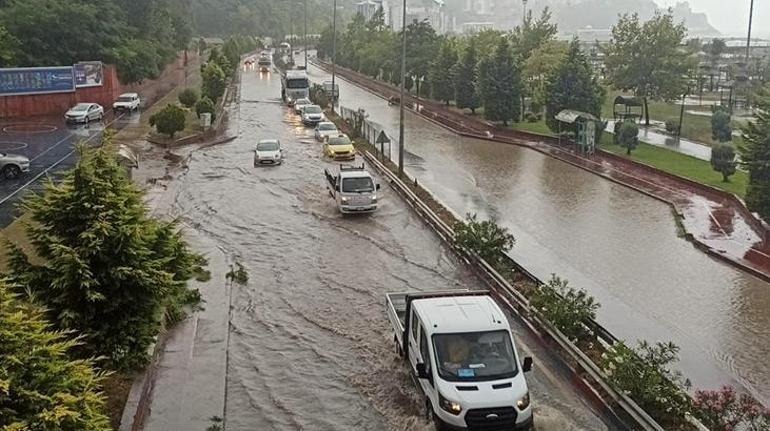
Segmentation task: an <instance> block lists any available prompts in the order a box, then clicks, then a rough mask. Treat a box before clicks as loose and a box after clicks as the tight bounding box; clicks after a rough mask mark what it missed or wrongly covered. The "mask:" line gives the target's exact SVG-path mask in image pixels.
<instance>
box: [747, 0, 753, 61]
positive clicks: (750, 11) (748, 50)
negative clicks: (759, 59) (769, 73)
mask: <svg viewBox="0 0 770 431" xmlns="http://www.w3.org/2000/svg"><path fill="white" fill-rule="evenodd" d="M753 18H754V0H751V5H750V6H749V36H748V38H747V39H746V67H747V68H748V67H749V55H751V21H752V19H753Z"/></svg>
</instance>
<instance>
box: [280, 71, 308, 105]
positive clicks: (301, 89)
mask: <svg viewBox="0 0 770 431" xmlns="http://www.w3.org/2000/svg"><path fill="white" fill-rule="evenodd" d="M281 98H282V99H283V101H284V102H286V103H288V104H289V106H291V105H293V104H294V102H295V101H296V100H298V99H309V98H310V79H308V77H307V72H305V71H304V70H287V71H286V73H285V74H284V75H283V76H282V77H281Z"/></svg>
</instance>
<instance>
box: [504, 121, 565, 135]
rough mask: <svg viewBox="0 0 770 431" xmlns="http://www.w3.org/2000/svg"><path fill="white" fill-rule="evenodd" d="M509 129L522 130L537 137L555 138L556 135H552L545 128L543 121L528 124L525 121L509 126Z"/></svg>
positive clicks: (549, 130)
mask: <svg viewBox="0 0 770 431" xmlns="http://www.w3.org/2000/svg"><path fill="white" fill-rule="evenodd" d="M511 129H514V130H523V131H525V132H530V133H536V134H538V135H545V136H556V134H555V133H553V132H552V131H551V129H549V128H548V126H546V124H545V121H543V120H540V121H537V122H534V123H529V122H526V121H524V122H521V123H515V124H513V125H512V126H511Z"/></svg>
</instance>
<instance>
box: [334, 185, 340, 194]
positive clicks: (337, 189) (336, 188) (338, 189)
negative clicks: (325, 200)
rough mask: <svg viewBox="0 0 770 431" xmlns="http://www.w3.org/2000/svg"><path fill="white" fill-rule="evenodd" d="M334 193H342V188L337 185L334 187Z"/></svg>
mask: <svg viewBox="0 0 770 431" xmlns="http://www.w3.org/2000/svg"><path fill="white" fill-rule="evenodd" d="M334 191H336V192H339V191H340V186H339V184H337V185H336V186H334Z"/></svg>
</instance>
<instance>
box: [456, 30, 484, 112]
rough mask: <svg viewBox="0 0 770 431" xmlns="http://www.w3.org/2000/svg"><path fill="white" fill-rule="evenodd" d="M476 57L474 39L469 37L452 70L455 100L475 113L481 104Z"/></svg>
mask: <svg viewBox="0 0 770 431" xmlns="http://www.w3.org/2000/svg"><path fill="white" fill-rule="evenodd" d="M477 66H478V57H477V53H476V42H475V39H471V40H470V43H468V46H467V47H466V48H465V50H464V51H463V55H462V58H461V59H460V61H458V62H457V64H455V69H454V71H453V73H452V74H453V77H454V89H455V102H456V103H457V107H458V108H460V109H470V110H471V113H473V114H475V113H476V108H478V107H479V106H481V101H480V100H479V94H478V93H479V92H478V88H477V85H478V78H477V75H476V68H477Z"/></svg>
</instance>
